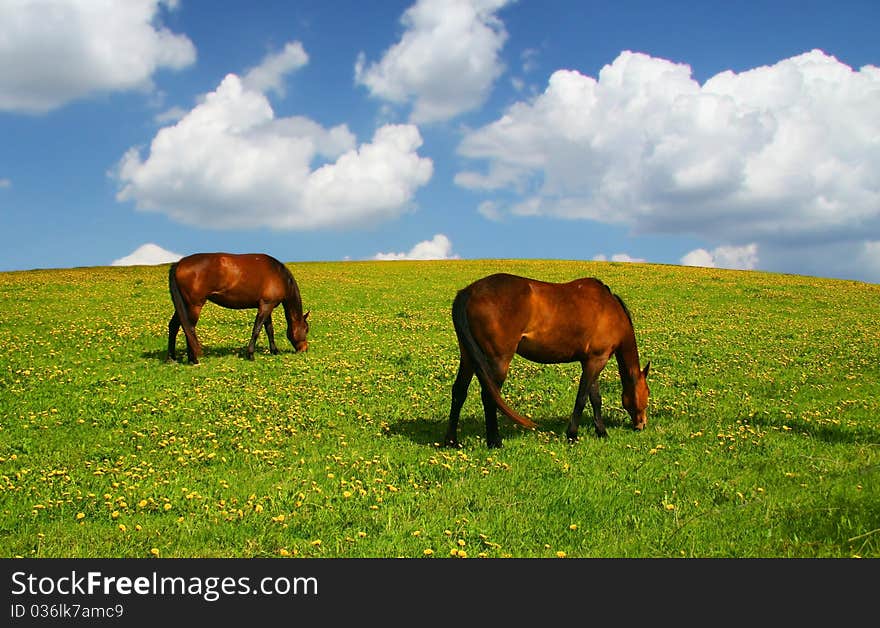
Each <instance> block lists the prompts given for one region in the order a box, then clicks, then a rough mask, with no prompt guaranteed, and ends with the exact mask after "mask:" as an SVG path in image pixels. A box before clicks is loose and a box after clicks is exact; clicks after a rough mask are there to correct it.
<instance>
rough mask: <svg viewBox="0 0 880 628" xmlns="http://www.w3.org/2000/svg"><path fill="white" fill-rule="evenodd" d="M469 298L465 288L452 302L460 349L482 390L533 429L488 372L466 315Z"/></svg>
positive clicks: (532, 423)
mask: <svg viewBox="0 0 880 628" xmlns="http://www.w3.org/2000/svg"><path fill="white" fill-rule="evenodd" d="M469 299H470V293H469V292H468V291H467V290H461V291H459V293H458V294H457V295H456V296H455V300H454V301H453V302H452V324H453V325H454V326H455V333H456V335H457V336H458V339H459V341H460V342H461V346H462V349H463V350H464V351H466V352H467V354H468V357H470V359H471V362H473V364H474V372H475V373H476V375H477V379H478V380H480V385H481V386H482V387H483V389H484V390H487V391H489V394H491V395H492V399H493V400H494V401H495V405H497V406H498V407H499V408H500V409H501V411H502V412H503V413H504V414H506V415H507V416H508V417H510V418H511V419H512V420H514V421H516V422H517V423H519V424H520V425H522V426H523V427H527V428H529V429H534V428H535V427H537V426H536V425H535V423H534V422H532V421H530V420H529V419H527V418H526V417H524V416H523V415H521V414H520V413H519V412H517V411H516V410H514V409H513V408H511V407H510V406H509V405H507V403H506V402H505V401H504V399H502V398H501V391H500V390H499V389H498V385H497V384H496V383H495V380H494V379H493V378H492V375H491V373H490V370H491V367H490V366H489V361H488V360H487V359H486V354H485V353H484V352H483V350H482V348H480V345H479V344H478V343H477V341H476V339H475V338H474V335H473V333H472V332H471V326H470V323H469V322H468V317H467V303H468V300H469Z"/></svg>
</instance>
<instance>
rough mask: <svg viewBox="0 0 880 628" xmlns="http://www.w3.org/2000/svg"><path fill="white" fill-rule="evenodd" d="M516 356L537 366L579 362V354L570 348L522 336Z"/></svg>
mask: <svg viewBox="0 0 880 628" xmlns="http://www.w3.org/2000/svg"><path fill="white" fill-rule="evenodd" d="M516 352H517V354H518V355H520V356H522V357H524V358H525V359H526V360H530V361H531V362H537V363H539V364H562V363H566V362H577V361H579V360H580V357H579V356H580V352H579V351H574V350H573V349H572V347H570V346H565V345H558V344H555V343H549V342H546V341H541V340H539V339H536V338H532V337H529V336H528V335H526V336H523V338H522V340H520V341H519V345H518V346H517V348H516Z"/></svg>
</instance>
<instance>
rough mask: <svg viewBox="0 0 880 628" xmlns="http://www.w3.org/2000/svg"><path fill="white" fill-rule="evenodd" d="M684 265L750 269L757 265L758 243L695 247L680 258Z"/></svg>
mask: <svg viewBox="0 0 880 628" xmlns="http://www.w3.org/2000/svg"><path fill="white" fill-rule="evenodd" d="M681 263H682V264H683V265H684V266H705V267H707V268H730V269H738V270H752V269H754V268H757V266H758V245H757V244H755V243H752V244H747V245H745V246H719V247H717V248H714V249H712V250H711V251H707V250H706V249H702V248H701V249H695V250H693V251H691V252H690V253H688V254H686V255H685V256H684V257H682V258H681Z"/></svg>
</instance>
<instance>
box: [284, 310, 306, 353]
mask: <svg viewBox="0 0 880 628" xmlns="http://www.w3.org/2000/svg"><path fill="white" fill-rule="evenodd" d="M310 312H311V310H309V311H308V312H306V313H305V314H303V315H302V318H299V319H297V318H294V319H292V321H291V324H290V325H289V326H288V328H287V339H288V340H290V344H292V345H293V348H294V349H295V350H296V352H297V353H301V352H303V351H308V348H309V341H308V340H306V336H308V334H309V313H310Z"/></svg>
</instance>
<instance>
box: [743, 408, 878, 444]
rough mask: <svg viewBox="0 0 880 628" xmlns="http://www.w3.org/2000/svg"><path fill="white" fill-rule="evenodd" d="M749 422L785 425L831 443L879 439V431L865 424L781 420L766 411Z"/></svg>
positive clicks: (853, 442)
mask: <svg viewBox="0 0 880 628" xmlns="http://www.w3.org/2000/svg"><path fill="white" fill-rule="evenodd" d="M749 422H750V423H754V424H755V425H760V426H761V427H765V428H776V429H781V428H782V426H783V425H785V426H786V427H787V428H790V429H791V430H792V431H793V432H797V433H799V434H804V435H806V436H810V437H812V438H815V439H818V440H821V441H824V442H826V443H831V444H856V443H862V444H864V443H876V442H878V441H880V431H877V430H875V429H873V428H871V427H869V426H866V425H845V424H843V423H841V424H838V425H835V424H833V423H818V422H813V421H804V420H803V419H798V418H796V417H786V418H785V419H784V420H782V419H781V418H776V417H773V416H771V415H769V414H766V413H759V414H756V415H755V416H752V417H750V418H749Z"/></svg>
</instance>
